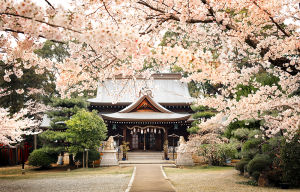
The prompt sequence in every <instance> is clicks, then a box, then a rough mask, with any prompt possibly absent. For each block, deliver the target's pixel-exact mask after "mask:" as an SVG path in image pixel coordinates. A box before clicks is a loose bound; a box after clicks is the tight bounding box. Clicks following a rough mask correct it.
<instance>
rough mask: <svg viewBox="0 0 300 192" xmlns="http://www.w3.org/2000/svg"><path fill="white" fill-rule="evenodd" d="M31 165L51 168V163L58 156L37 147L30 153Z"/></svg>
mask: <svg viewBox="0 0 300 192" xmlns="http://www.w3.org/2000/svg"><path fill="white" fill-rule="evenodd" d="M28 161H29V165H32V166H37V167H41V168H49V167H51V163H55V162H56V161H57V156H56V157H55V158H54V156H52V155H49V154H48V153H46V152H45V151H44V150H43V149H36V150H34V151H33V152H32V153H30V155H29V158H28Z"/></svg>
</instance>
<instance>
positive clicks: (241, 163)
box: [235, 158, 250, 174]
mask: <svg viewBox="0 0 300 192" xmlns="http://www.w3.org/2000/svg"><path fill="white" fill-rule="evenodd" d="M249 161H250V159H246V158H244V159H241V160H240V161H239V162H237V164H236V165H235V169H236V170H238V171H240V173H241V174H242V173H244V171H245V167H246V166H247V164H248V163H249Z"/></svg>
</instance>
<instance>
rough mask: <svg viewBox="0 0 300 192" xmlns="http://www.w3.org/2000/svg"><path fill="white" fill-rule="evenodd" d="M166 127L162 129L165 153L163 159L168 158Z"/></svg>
mask: <svg viewBox="0 0 300 192" xmlns="http://www.w3.org/2000/svg"><path fill="white" fill-rule="evenodd" d="M168 145H169V144H168V129H167V128H165V131H164V153H165V159H168Z"/></svg>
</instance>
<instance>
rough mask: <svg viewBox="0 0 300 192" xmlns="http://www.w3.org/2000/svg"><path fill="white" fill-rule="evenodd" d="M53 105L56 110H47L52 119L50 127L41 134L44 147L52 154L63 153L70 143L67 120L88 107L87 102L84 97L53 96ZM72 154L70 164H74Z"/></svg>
mask: <svg viewBox="0 0 300 192" xmlns="http://www.w3.org/2000/svg"><path fill="white" fill-rule="evenodd" d="M51 106H52V107H53V108H55V110H52V111H49V112H47V115H48V117H49V118H50V119H51V123H50V128H49V129H48V130H46V131H44V132H43V133H42V134H40V138H41V139H42V143H43V149H44V150H45V151H46V152H47V153H50V154H53V153H54V154H59V153H61V154H63V152H65V151H68V143H67V142H66V139H67V137H68V133H66V130H67V125H66V124H65V121H67V120H69V119H70V118H71V117H72V116H73V115H74V114H76V113H77V112H78V111H79V110H81V109H86V108H87V104H86V102H85V101H84V100H83V99H82V98H72V99H60V98H53V99H52V103H51ZM72 159H73V157H72V155H70V164H71V165H72V164H73V162H72Z"/></svg>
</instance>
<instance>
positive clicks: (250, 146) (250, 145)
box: [242, 138, 263, 159]
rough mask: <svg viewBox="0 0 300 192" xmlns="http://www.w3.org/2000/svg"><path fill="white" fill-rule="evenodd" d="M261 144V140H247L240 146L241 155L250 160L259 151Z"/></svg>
mask: <svg viewBox="0 0 300 192" xmlns="http://www.w3.org/2000/svg"><path fill="white" fill-rule="evenodd" d="M262 142H263V140H262V139H261V138H257V139H249V140H248V141H246V142H245V143H244V144H243V146H242V155H243V157H245V158H250V159H252V158H253V157H254V156H255V155H256V154H257V153H258V152H259V150H260V146H259V145H260V144H261V143H262Z"/></svg>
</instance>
